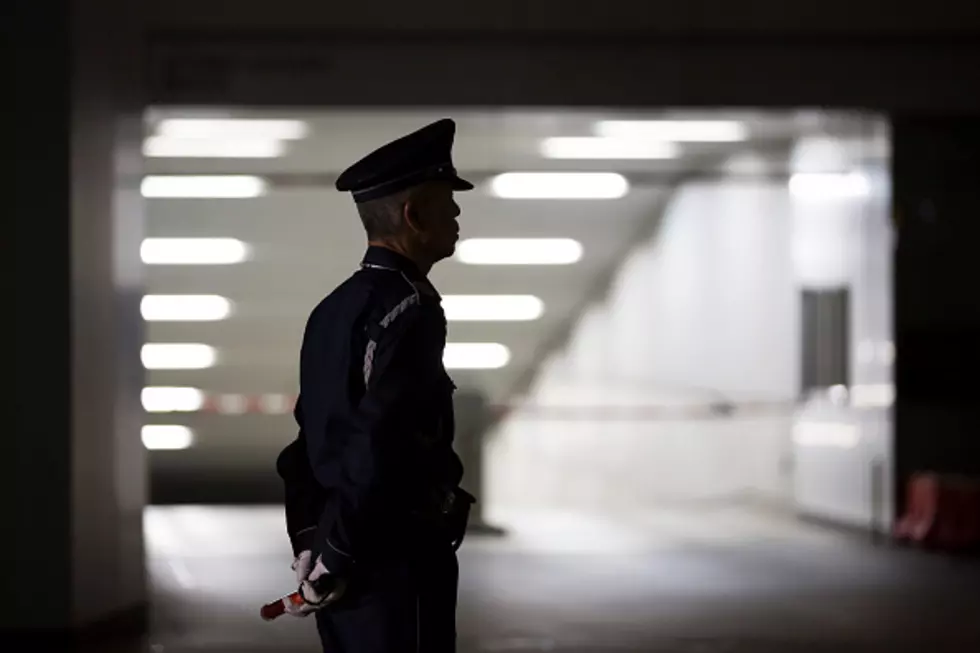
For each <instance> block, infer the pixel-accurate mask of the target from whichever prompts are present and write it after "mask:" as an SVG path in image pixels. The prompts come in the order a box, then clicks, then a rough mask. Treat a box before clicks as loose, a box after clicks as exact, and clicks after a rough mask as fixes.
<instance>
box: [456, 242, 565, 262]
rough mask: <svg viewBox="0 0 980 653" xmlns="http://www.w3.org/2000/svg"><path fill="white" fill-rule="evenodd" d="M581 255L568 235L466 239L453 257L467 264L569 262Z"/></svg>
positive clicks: (457, 247)
mask: <svg viewBox="0 0 980 653" xmlns="http://www.w3.org/2000/svg"><path fill="white" fill-rule="evenodd" d="M581 258H582V245H581V243H579V242H578V241H577V240H572V239H571V238H469V239H467V240H464V241H462V242H461V243H459V245H457V246H456V259H457V260H459V261H460V262H461V263H466V264H469V265H568V264H570V263H575V262H577V261H578V260H579V259H581Z"/></svg>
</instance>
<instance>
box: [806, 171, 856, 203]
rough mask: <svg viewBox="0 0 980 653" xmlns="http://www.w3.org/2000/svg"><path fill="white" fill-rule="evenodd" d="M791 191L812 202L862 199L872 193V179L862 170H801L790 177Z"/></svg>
mask: <svg viewBox="0 0 980 653" xmlns="http://www.w3.org/2000/svg"><path fill="white" fill-rule="evenodd" d="M789 192H790V194H791V195H793V197H796V198H797V199H801V200H806V201H811V202H825V201H834V200H843V199H860V198H863V197H867V196H868V195H870V194H871V181H870V180H869V179H868V178H867V177H866V176H864V175H862V174H861V173H860V172H848V173H831V172H799V173H796V174H795V175H793V176H792V177H790V179H789Z"/></svg>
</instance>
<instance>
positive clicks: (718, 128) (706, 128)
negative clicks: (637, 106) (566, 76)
mask: <svg viewBox="0 0 980 653" xmlns="http://www.w3.org/2000/svg"><path fill="white" fill-rule="evenodd" d="M596 132H597V133H598V134H599V136H605V137H606V138H625V139H630V138H641V139H649V140H654V141H675V142H693V143H698V142H700V143H730V142H736V141H744V140H745V139H746V138H748V130H747V129H746V128H745V125H744V124H742V123H741V122H738V121H734V120H604V121H601V122H600V123H599V124H598V125H596Z"/></svg>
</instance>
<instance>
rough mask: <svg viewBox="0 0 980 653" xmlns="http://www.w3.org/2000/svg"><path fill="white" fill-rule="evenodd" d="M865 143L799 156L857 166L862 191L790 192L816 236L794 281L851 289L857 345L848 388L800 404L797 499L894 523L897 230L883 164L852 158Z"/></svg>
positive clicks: (815, 508) (817, 512)
mask: <svg viewBox="0 0 980 653" xmlns="http://www.w3.org/2000/svg"><path fill="white" fill-rule="evenodd" d="M869 127H872V128H874V129H876V130H877V131H878V132H879V133H878V134H877V138H876V139H875V142H877V143H879V144H881V143H887V139H886V137H885V136H884V135H883V133H882V132H883V131H884V126H883V125H873V126H869ZM866 148H867V146H866V145H865V146H861V147H857V148H855V147H854V146H853V145H852V146H848V144H847V143H838V144H837V146H836V147H833V148H829V149H828V148H827V143H816V144H815V143H812V142H801V143H799V144H798V146H797V149H796V156H795V157H794V158H795V160H796V166H797V168H798V169H799V170H801V171H810V170H812V169H813V168H817V169H821V170H823V171H825V172H826V171H829V172H851V173H856V174H859V175H862V176H863V177H864V178H865V179H866V180H867V181H868V182H870V183H869V184H868V186H867V188H866V191H865V192H863V193H857V194H853V195H852V196H850V197H836V198H835V197H834V195H835V193H834V192H827V193H825V194H824V195H823V196H822V197H809V198H807V197H798V198H795V199H794V200H793V211H794V218H795V220H796V222H797V227H798V231H797V232H798V233H801V232H805V233H807V234H811V235H812V237H811V238H809V239H807V241H806V245H807V256H804V257H802V260H801V259H797V266H796V268H797V269H796V273H797V281H798V283H799V284H800V285H801V286H805V287H818V286H819V287H827V286H836V287H842V288H843V287H846V288H849V289H850V292H851V316H850V338H851V343H852V346H851V359H850V370H851V387H850V388H848V389H847V390H844V389H843V388H837V389H834V390H832V391H831V392H828V393H820V394H817V395H816V396H813V397H810V398H809V399H808V400H807V401H806V402H805V404H804V405H803V406H801V408H800V410H799V413H798V416H797V419H796V422H795V427H794V428H795V431H796V432H795V435H794V446H793V453H794V456H793V457H794V474H793V476H794V501H795V504H796V507H797V510H798V511H799V512H801V513H805V514H808V515H812V516H817V517H820V518H823V519H827V520H830V521H835V522H838V523H843V524H847V525H851V526H857V527H861V528H867V527H870V526H872V524H874V525H875V527H877V528H879V529H882V530H888V529H890V527H891V523H892V510H893V489H892V488H893V479H892V468H893V465H894V463H893V455H892V419H891V410H890V406H891V401H892V395H893V393H894V386H893V385H892V359H893V357H894V347H893V343H892V318H891V311H892V308H891V298H892V287H891V257H892V246H893V240H892V239H893V233H892V226H891V220H890V211H889V209H888V205H889V193H888V185H889V184H888V178H887V170H886V168H885V166H884V165H883V164H881V163H879V164H875V165H869V164H867V163H861V162H860V158H859V157H855V156H853V155H854V154H855V152H854V150H855V149H859V150H860V149H866ZM885 155H887V152H884V153H881V154H880V155H879V156H880V158H881V159H884V158H885ZM827 190H828V191H832V190H833V189H832V188H829V187H828V189H827ZM801 223H802V224H801ZM798 251H799V250H798ZM876 467H877V470H878V471H876V470H875V468H876ZM879 474H880V475H879Z"/></svg>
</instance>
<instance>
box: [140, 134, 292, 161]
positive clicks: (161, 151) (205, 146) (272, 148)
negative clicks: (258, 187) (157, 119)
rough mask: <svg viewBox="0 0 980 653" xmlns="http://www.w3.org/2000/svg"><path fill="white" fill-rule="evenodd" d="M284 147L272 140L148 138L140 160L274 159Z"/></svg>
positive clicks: (280, 153)
mask: <svg viewBox="0 0 980 653" xmlns="http://www.w3.org/2000/svg"><path fill="white" fill-rule="evenodd" d="M285 151H286V146H285V144H284V143H283V142H282V141H277V140H274V139H265V140H261V139H248V140H245V139H233V140H227V139H223V140H212V139H207V138H168V137H165V136H151V137H150V138H147V139H146V140H145V141H143V156H148V157H155V158H187V159H199V158H213V159H274V158H276V157H280V156H282V155H283V153H285Z"/></svg>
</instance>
